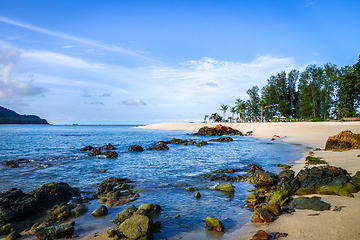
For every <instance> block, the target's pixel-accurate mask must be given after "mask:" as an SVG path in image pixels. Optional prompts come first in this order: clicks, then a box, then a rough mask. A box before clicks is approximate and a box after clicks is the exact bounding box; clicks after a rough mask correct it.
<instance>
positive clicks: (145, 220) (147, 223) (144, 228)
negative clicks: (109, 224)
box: [119, 214, 154, 239]
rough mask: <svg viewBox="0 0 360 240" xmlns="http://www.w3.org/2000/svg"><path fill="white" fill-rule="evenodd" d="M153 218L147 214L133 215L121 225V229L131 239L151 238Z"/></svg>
mask: <svg viewBox="0 0 360 240" xmlns="http://www.w3.org/2000/svg"><path fill="white" fill-rule="evenodd" d="M153 226H154V222H153V220H152V219H151V218H150V217H148V216H145V215H136V214H134V215H132V216H131V217H130V218H129V219H126V220H125V221H124V222H123V223H121V224H120V226H119V231H120V232H121V233H123V234H124V236H125V237H126V238H130V239H139V238H141V239H151V237H152V233H153Z"/></svg>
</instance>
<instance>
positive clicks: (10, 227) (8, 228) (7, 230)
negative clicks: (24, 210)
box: [0, 223, 15, 236]
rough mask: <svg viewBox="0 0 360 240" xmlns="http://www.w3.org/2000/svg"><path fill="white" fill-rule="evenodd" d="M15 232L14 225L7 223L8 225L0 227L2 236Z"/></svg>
mask: <svg viewBox="0 0 360 240" xmlns="http://www.w3.org/2000/svg"><path fill="white" fill-rule="evenodd" d="M14 231H15V226H14V224H11V223H7V224H5V225H3V226H1V227H0V236H1V235H6V234H9V233H11V232H14Z"/></svg>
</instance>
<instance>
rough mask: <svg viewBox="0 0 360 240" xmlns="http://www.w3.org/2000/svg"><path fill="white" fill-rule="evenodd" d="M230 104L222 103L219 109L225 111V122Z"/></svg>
mask: <svg viewBox="0 0 360 240" xmlns="http://www.w3.org/2000/svg"><path fill="white" fill-rule="evenodd" d="M228 108H229V106H228V105H225V104H222V105H221V106H220V109H219V110H222V111H223V114H224V117H223V122H225V115H226V110H228Z"/></svg>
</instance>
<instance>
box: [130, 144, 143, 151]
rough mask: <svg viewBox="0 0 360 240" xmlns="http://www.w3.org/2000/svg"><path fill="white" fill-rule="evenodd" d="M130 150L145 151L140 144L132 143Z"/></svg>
mask: <svg viewBox="0 0 360 240" xmlns="http://www.w3.org/2000/svg"><path fill="white" fill-rule="evenodd" d="M129 151H131V152H142V151H144V149H143V148H142V147H141V146H139V145H131V146H130V147H129Z"/></svg>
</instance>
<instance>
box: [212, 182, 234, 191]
mask: <svg viewBox="0 0 360 240" xmlns="http://www.w3.org/2000/svg"><path fill="white" fill-rule="evenodd" d="M215 190H218V191H223V192H234V186H233V185H231V184H229V183H221V184H219V185H217V186H216V187H215Z"/></svg>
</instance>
